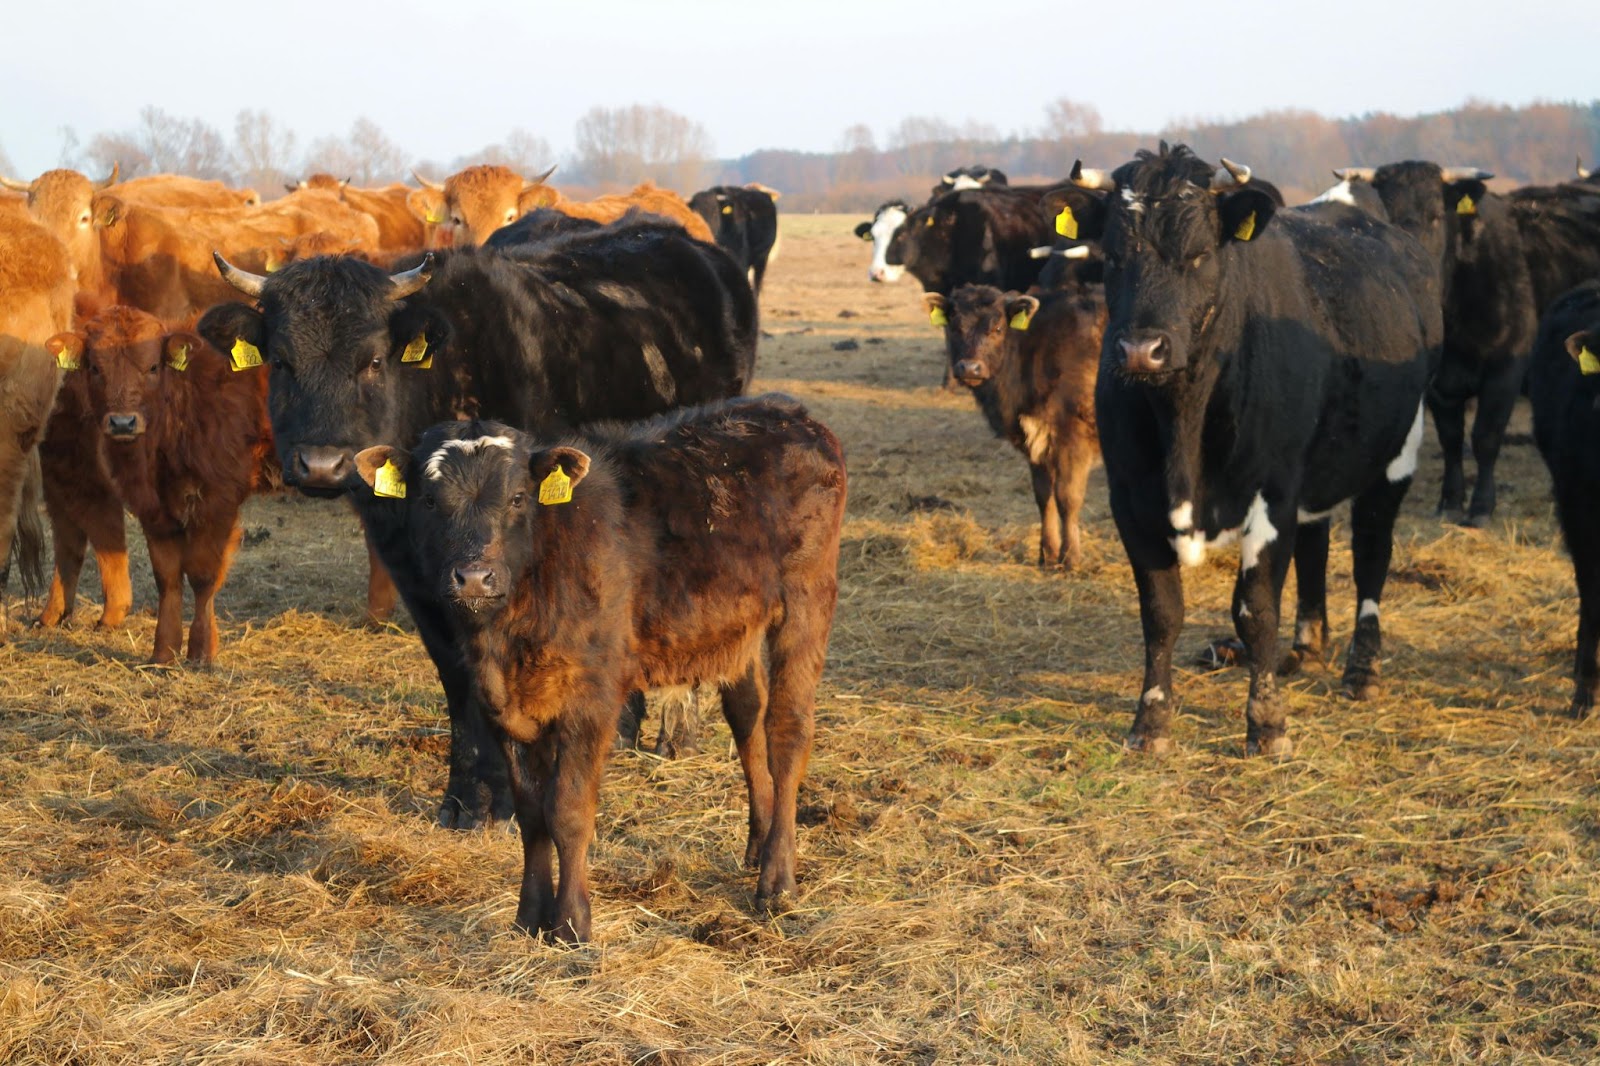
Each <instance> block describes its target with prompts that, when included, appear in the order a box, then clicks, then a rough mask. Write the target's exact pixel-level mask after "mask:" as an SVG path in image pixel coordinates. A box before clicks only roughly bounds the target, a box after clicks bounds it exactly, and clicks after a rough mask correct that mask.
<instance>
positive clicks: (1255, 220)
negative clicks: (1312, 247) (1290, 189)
mask: <svg viewBox="0 0 1600 1066" xmlns="http://www.w3.org/2000/svg"><path fill="white" fill-rule="evenodd" d="M1277 210H1278V203H1277V201H1276V200H1274V199H1273V198H1272V196H1271V195H1270V194H1268V193H1265V192H1263V191H1262V190H1260V189H1252V188H1250V187H1249V186H1248V185H1247V186H1245V187H1244V188H1242V189H1240V190H1239V191H1238V192H1230V193H1227V194H1226V195H1224V196H1222V197H1221V198H1220V199H1219V201H1218V203H1217V220H1218V223H1219V225H1220V226H1221V231H1222V242H1221V243H1223V244H1226V243H1228V242H1229V241H1244V242H1246V243H1248V242H1250V241H1253V240H1255V239H1256V238H1257V237H1259V236H1261V231H1262V230H1264V229H1266V228H1267V223H1268V222H1270V221H1272V216H1273V214H1274V213H1275V212H1276V211H1277Z"/></svg>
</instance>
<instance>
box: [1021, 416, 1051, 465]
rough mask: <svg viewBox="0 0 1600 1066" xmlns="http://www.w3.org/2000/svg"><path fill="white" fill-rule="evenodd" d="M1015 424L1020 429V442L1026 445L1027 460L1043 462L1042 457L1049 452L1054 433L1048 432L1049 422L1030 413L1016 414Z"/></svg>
mask: <svg viewBox="0 0 1600 1066" xmlns="http://www.w3.org/2000/svg"><path fill="white" fill-rule="evenodd" d="M1017 426H1018V428H1020V429H1021V430H1022V442H1023V443H1024V444H1025V445H1027V447H1028V461H1029V462H1030V463H1042V462H1044V457H1045V456H1047V455H1049V454H1050V445H1051V444H1052V443H1053V442H1054V440H1055V434H1053V433H1051V432H1050V424H1049V423H1048V422H1046V421H1044V419H1042V418H1035V417H1033V416H1032V415H1018V416H1017Z"/></svg>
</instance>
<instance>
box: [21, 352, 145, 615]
mask: <svg viewBox="0 0 1600 1066" xmlns="http://www.w3.org/2000/svg"><path fill="white" fill-rule="evenodd" d="M58 347H59V351H58V352H57V354H56V360H57V365H58V366H60V368H61V369H62V370H63V371H64V373H63V374H62V375H61V388H60V390H59V391H58V392H57V393H56V405H55V409H54V410H53V411H52V412H51V414H50V421H49V423H48V425H47V426H46V428H45V433H44V439H43V440H42V441H40V442H39V466H40V471H41V473H42V474H43V480H44V506H45V513H46V514H48V515H49V516H50V535H51V541H52V544H53V547H54V549H55V551H54V559H55V569H54V572H53V573H52V575H51V578H50V591H49V593H48V594H47V595H46V597H45V604H44V610H43V611H41V612H40V615H39V625H41V626H43V627H45V628H51V627H54V626H57V625H61V624H63V623H65V622H68V621H70V620H71V618H72V616H73V614H75V613H76V611H77V607H78V578H79V575H80V574H81V573H82V572H83V557H84V552H85V551H86V550H87V549H90V548H92V549H93V550H94V557H95V563H96V564H97V565H98V567H99V570H100V590H101V597H102V601H103V607H102V609H101V612H100V619H99V621H98V623H97V625H98V627H99V628H101V629H115V628H117V627H118V626H120V625H121V624H122V623H123V621H124V620H125V619H126V618H127V616H128V610H129V608H131V607H132V606H133V583H132V580H131V578H130V577H129V574H128V538H127V532H126V530H125V528H124V525H123V519H122V513H123V512H122V500H121V499H120V498H119V497H118V496H117V490H116V488H115V486H113V485H112V484H111V478H110V476H109V475H108V474H107V473H106V471H105V467H104V466H103V464H102V463H101V460H100V440H101V438H102V436H103V435H104V434H103V433H102V432H101V427H100V420H99V419H98V418H96V417H95V415H94V413H93V409H92V404H91V403H90V399H89V375H88V374H87V373H84V372H83V362H82V352H81V349H76V348H74V347H72V346H69V345H65V344H61V345H58Z"/></svg>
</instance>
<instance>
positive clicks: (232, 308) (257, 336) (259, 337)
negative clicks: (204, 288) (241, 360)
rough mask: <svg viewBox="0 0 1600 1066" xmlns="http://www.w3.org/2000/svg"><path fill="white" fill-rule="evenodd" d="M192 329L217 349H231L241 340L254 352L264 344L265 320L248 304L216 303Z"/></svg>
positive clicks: (265, 334)
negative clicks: (253, 349)
mask: <svg viewBox="0 0 1600 1066" xmlns="http://www.w3.org/2000/svg"><path fill="white" fill-rule="evenodd" d="M195 331H196V332H197V333H199V334H200V336H202V337H204V338H205V339H206V340H207V341H209V342H211V346H212V347H213V348H215V349H216V350H217V351H219V352H231V351H233V350H234V347H235V346H236V345H238V344H239V342H240V341H243V342H244V343H245V344H246V345H249V346H250V347H252V348H255V349H256V350H257V352H259V351H261V350H262V349H264V348H265V347H266V346H267V323H266V319H264V318H262V317H261V312H260V311H257V310H256V309H255V308H254V307H251V306H249V305H248V304H241V303H225V304H217V305H216V306H215V307H213V308H212V309H211V310H209V311H207V312H206V313H205V314H203V315H201V316H200V321H199V322H198V323H196V325H195Z"/></svg>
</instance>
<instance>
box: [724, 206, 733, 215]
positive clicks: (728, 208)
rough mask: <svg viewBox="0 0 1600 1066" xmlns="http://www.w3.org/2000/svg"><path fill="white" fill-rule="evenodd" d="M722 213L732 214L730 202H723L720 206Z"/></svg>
mask: <svg viewBox="0 0 1600 1066" xmlns="http://www.w3.org/2000/svg"><path fill="white" fill-rule="evenodd" d="M722 213H723V214H725V215H731V214H733V205H732V204H724V205H723V207H722Z"/></svg>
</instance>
